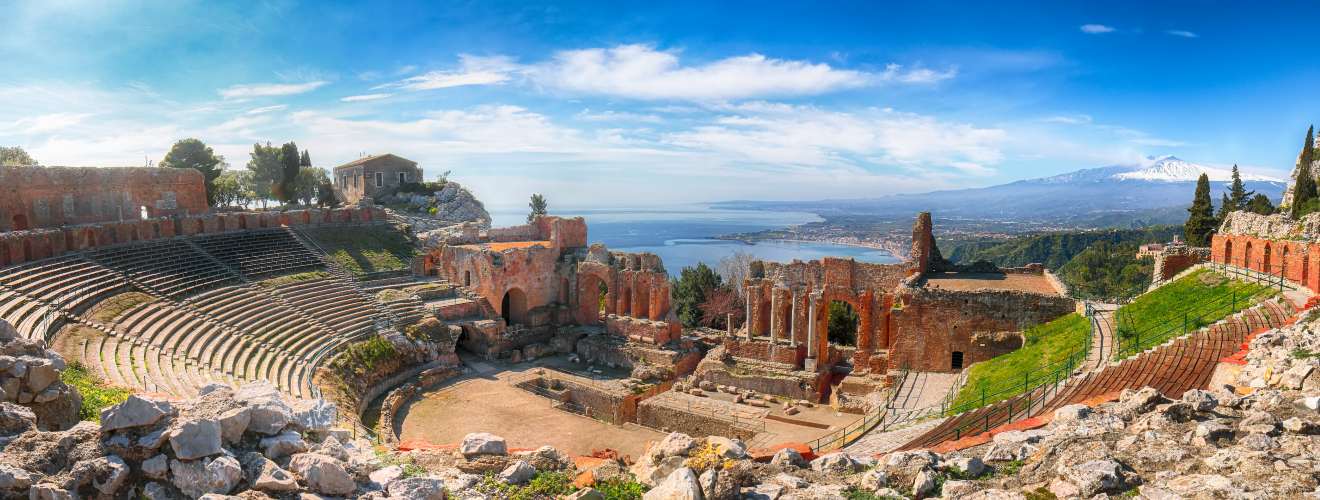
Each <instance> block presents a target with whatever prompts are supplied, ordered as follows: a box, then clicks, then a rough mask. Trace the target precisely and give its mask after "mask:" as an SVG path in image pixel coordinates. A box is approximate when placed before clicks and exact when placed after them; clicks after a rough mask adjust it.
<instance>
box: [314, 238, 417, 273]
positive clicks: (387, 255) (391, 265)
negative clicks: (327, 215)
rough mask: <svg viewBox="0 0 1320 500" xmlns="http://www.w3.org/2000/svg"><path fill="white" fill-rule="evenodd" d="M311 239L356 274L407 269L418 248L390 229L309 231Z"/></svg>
mask: <svg viewBox="0 0 1320 500" xmlns="http://www.w3.org/2000/svg"><path fill="white" fill-rule="evenodd" d="M305 231H306V233H307V235H308V236H311V238H312V239H314V240H316V243H317V244H318V245H320V246H321V248H324V249H325V251H326V253H327V254H328V255H329V256H330V259H332V260H334V261H335V262H336V263H337V264H339V265H340V266H343V267H344V268H345V269H348V270H349V271H350V272H352V273H353V274H356V275H359V276H361V275H364V274H367V273H374V272H381V271H397V270H403V269H408V268H409V267H410V266H411V265H412V258H413V255H415V254H416V253H417V247H416V246H414V245H413V242H412V240H410V239H408V236H407V235H405V234H404V233H402V232H399V231H397V230H395V229H394V228H391V227H359V228H353V229H351V230H346V229H343V228H336V227H322V228H308V229H306V230H305Z"/></svg>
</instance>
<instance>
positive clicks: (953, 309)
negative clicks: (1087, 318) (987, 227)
mask: <svg viewBox="0 0 1320 500" xmlns="http://www.w3.org/2000/svg"><path fill="white" fill-rule="evenodd" d="M1075 307H1076V306H1075V305H1074V303H1073V301H1072V299H1069V298H1067V297H1059V296H1055V295H1040V294H1033V293H1025V292H1020V291H1010V290H976V291H960V290H943V289H938V288H914V287H909V288H906V289H905V290H903V291H901V292H900V293H899V297H898V303H897V305H896V306H895V307H894V308H893V310H892V312H891V315H892V318H893V322H894V329H895V330H897V331H898V332H901V333H899V334H898V335H897V336H896V338H895V342H894V343H893V345H892V346H891V347H890V350H889V363H890V368H891V369H909V370H918V371H953V370H956V369H955V368H954V367H953V365H952V360H953V357H954V354H953V353H955V352H961V353H962V360H963V361H962V366H963V367H966V366H968V365H971V364H972V363H975V362H977V361H983V360H986V359H990V358H992V357H994V356H996V355H998V354H1002V353H1004V352H1008V351H1011V350H1012V349H1015V348H1016V347H1017V346H1020V345H1021V342H1020V340H1019V341H1017V346H1013V345H1011V344H1007V345H1006V344H1002V343H1000V342H987V339H992V338H998V337H996V336H994V335H987V334H999V333H1001V332H1020V331H1022V330H1025V329H1027V328H1029V327H1031V326H1034V325H1037V324H1040V323H1045V322H1048V321H1051V320H1053V319H1055V318H1058V317H1060V316H1063V315H1065V314H1068V313H1070V312H1073V311H1074V310H1075Z"/></svg>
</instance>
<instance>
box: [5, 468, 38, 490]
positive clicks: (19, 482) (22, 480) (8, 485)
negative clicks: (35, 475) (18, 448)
mask: <svg viewBox="0 0 1320 500" xmlns="http://www.w3.org/2000/svg"><path fill="white" fill-rule="evenodd" d="M29 486H32V475H31V474H28V472H27V471H25V470H23V469H20V468H18V467H14V466H12V465H6V464H3V463H0V492H3V491H19V490H26V489H28V487H29Z"/></svg>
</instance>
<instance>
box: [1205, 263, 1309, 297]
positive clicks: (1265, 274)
mask: <svg viewBox="0 0 1320 500" xmlns="http://www.w3.org/2000/svg"><path fill="white" fill-rule="evenodd" d="M1206 267H1209V268H1210V269H1213V270H1215V271H1217V272H1219V273H1222V274H1226V275H1228V276H1230V277H1232V278H1236V279H1239V280H1242V281H1254V282H1257V283H1261V284H1265V285H1269V286H1270V287H1271V288H1274V287H1277V288H1278V290H1279V292H1280V293H1283V292H1285V291H1293V290H1297V289H1298V285H1296V284H1294V283H1293V282H1291V281H1289V280H1288V279H1287V278H1286V277H1284V276H1283V269H1280V270H1279V274H1271V273H1269V267H1270V266H1269V265H1268V264H1267V265H1266V267H1265V269H1266V270H1265V271H1257V270H1255V269H1251V268H1249V267H1245V266H1238V265H1235V264H1231V263H1223V262H1210V263H1207V264H1206Z"/></svg>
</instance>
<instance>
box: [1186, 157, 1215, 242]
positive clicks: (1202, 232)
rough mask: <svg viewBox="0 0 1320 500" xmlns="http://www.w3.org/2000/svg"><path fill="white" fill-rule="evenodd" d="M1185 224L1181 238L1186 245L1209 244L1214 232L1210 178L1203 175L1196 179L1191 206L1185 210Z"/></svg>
mask: <svg viewBox="0 0 1320 500" xmlns="http://www.w3.org/2000/svg"><path fill="white" fill-rule="evenodd" d="M1187 214H1188V215H1187V223H1186V224H1183V238H1185V239H1186V240H1187V244H1188V245H1191V246H1194V247H1203V246H1206V245H1209V244H1210V234H1211V233H1214V232H1215V226H1217V225H1218V223H1217V221H1215V214H1214V204H1213V203H1211V202H1210V178H1209V177H1207V176H1206V175H1205V174H1201V177H1199V178H1197V179H1196V194H1195V195H1194V196H1193V197H1192V206H1191V207H1189V208H1188V209H1187Z"/></svg>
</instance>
